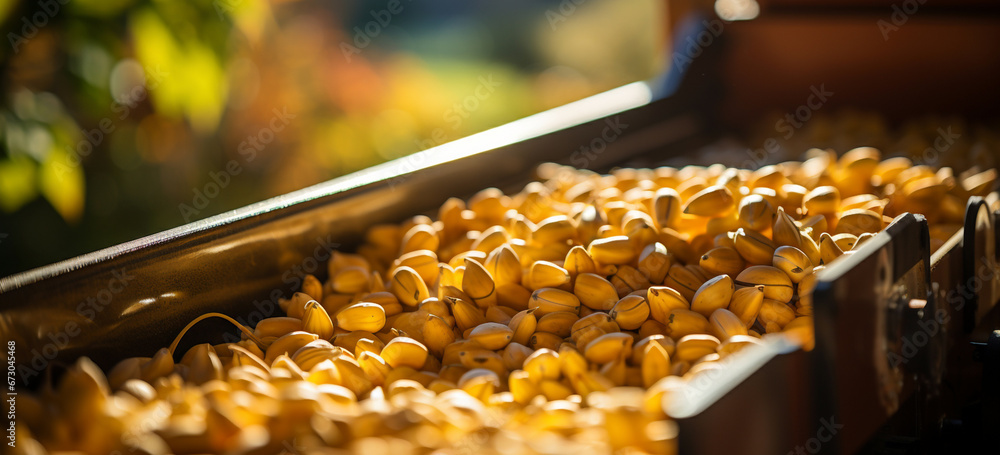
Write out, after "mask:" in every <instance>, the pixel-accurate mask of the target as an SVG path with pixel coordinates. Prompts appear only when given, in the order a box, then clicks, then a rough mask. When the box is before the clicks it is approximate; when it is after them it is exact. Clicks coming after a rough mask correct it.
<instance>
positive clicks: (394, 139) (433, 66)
mask: <svg viewBox="0 0 1000 455" xmlns="http://www.w3.org/2000/svg"><path fill="white" fill-rule="evenodd" d="M62 1H63V2H65V4H63V3H60V0H41V1H39V0H26V1H23V2H20V3H18V2H10V1H7V2H2V1H0V32H2V33H3V35H4V37H5V38H6V43H5V45H2V46H0V233H4V234H8V237H6V238H5V239H3V240H0V276H3V275H7V274H10V273H14V272H17V271H20V270H25V269H27V268H30V267H35V266H39V265H44V264H46V263H49V262H53V261H55V260H59V259H64V258H68V257H71V256H74V255H77V254H81V253H85V252H87V251H92V250H95V249H98V248H102V247H106V246H109V245H113V244H115V243H120V242H123V241H126V240H130V239H133V238H137V237H140V236H142V235H147V234H151V233H154V232H156V231H160V230H163V229H168V228H171V227H175V226H178V225H181V224H184V223H185V222H187V221H192V220H194V219H200V218H205V217H208V216H211V215H214V214H217V213H220V212H222V211H225V210H231V209H234V208H237V207H239V206H242V205H245V204H248V203H252V202H255V201H259V200H262V199H264V198H267V197H271V196H275V195H278V194H283V193H286V192H288V191H292V190H296V189H300V188H303V187H305V186H308V185H312V184H315V183H319V182H322V181H324V180H328V179H330V178H333V177H336V176H339V175H342V174H345V173H349V172H353V171H356V170H359V169H363V168H365V167H368V166H371V165H373V164H377V163H379V162H382V161H385V160H389V159H394V158H399V157H401V156H404V155H406V154H409V153H413V152H416V151H418V150H421V149H425V148H429V147H432V146H435V145H439V144H440V143H443V142H447V141H451V140H454V139H458V138H460V137H463V136H466V135H468V134H471V133H474V132H477V131H482V130H484V129H487V128H490V127H493V126H496V125H499V124H502V123H505V122H508V121H510V120H513V119H516V118H519V117H522V116H525V115H528V114H532V113H535V112H538V111H541V110H544V109H548V108H551V107H555V106H558V105H561V104H565V103H566V102H569V101H573V100H576V99H579V98H582V97H584V96H588V95H591V94H594V93H597V92H599V91H602V90H606V89H610V88H613V87H615V86H619V85H622V84H625V83H628V82H632V81H635V80H639V79H644V78H648V77H650V76H651V75H653V74H654V72H655V71H656V70H657V68H658V65H659V59H658V58H657V49H658V46H659V44H660V43H659V37H660V36H661V34H660V30H659V29H658V27H659V20H660V18H662V16H663V14H662V13H661V12H660V8H661V7H662V5H661V4H660V2H658V1H655V0H642V1H635V2H625V3H624V4H623V3H621V2H613V1H611V0H592V1H590V2H586V3H584V4H582V5H581V6H580V7H578V8H576V10H574V11H573V12H572V14H570V15H566V16H565V19H566V20H564V21H561V22H559V23H558V24H554V23H551V22H550V21H549V20H547V16H546V11H549V10H555V9H557V8H559V5H560V2H556V1H544V2H530V1H526V0H518V1H514V2H512V3H510V4H504V5H500V4H496V3H494V2H488V1H484V0H483V1H480V0H476V1H471V2H461V1H455V0H447V1H440V2H410V3H407V2H404V3H403V5H404V8H403V9H402V10H401V11H399V12H398V13H392V14H391V15H389V16H382V17H383V19H382V20H387V21H388V22H386V23H385V24H380V23H378V21H377V20H376V19H377V18H376V15H377V14H381V12H383V11H385V8H386V5H387V3H386V2H384V1H379V2H343V1H338V2H327V1H320V0H273V1H268V0H183V1H182V0H70V1H66V0H62ZM53 9H55V10H53ZM385 18H388V19H385ZM373 21H374V22H373ZM372 31H375V32H376V33H370V32H372ZM359 42H368V43H370V44H366V45H364V46H358V43H359ZM345 45H350V46H355V47H356V50H357V51H358V52H357V53H355V54H350V55H346V54H345V53H344V51H343V48H344V46H345ZM484 81H489V82H487V84H488V85H490V87H489V90H488V91H484V89H482V88H480V86H481V85H483V84H484ZM477 89H479V92H478V94H480V95H481V94H483V93H487V96H485V97H476V95H477ZM470 97H475V98H476V99H475V100H472V99H470ZM473 101H474V102H473ZM473 106H474V107H473ZM470 107H473V108H471V109H470ZM275 112H286V113H288V114H289V115H288V117H289V118H291V120H290V121H289V123H288V125H287V127H284V128H281V130H280V131H278V130H277V129H275V130H273V131H265V130H269V128H270V126H269V125H270V122H271V121H272V118H274V117H275V115H276V114H275ZM253 138H271V139H270V140H268V141H267V143H266V144H258V145H259V147H256V146H255V147H254V150H253V153H252V154H250V153H245V152H248V151H249V150H248V149H247V148H246V147H248V145H247V144H248V140H251V139H253ZM233 160H235V161H236V162H237V163H238V164H239V167H240V172H239V175H230V176H229V177H230V178H229V179H228V180H227V184H226V185H223V186H224V188H221V190H220V191H219V192H218V194H216V195H213V196H211V197H208V198H206V201H207V202H206V203H205V204H200V205H201V206H196V204H194V202H196V200H197V199H198V197H199V196H198V195H199V193H201V194H204V190H205V189H206V185H207V184H210V183H211V182H213V175H214V176H216V178H217V177H218V175H219V173H220V172H226V169H227V164H228V163H229V162H230V161H233ZM185 205H186V206H192V207H195V210H194V213H191V212H185V211H184V210H183V209H182V208H181V207H183V206H185Z"/></svg>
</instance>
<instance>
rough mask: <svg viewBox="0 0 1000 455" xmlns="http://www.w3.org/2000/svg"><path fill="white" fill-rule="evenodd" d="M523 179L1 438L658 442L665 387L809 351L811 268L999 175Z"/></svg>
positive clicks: (863, 152)
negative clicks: (786, 346) (254, 317)
mask: <svg viewBox="0 0 1000 455" xmlns="http://www.w3.org/2000/svg"><path fill="white" fill-rule="evenodd" d="M537 175H538V177H539V181H536V182H532V183H529V184H528V185H527V186H525V187H524V189H523V190H522V191H520V192H519V193H517V194H514V195H510V196H508V195H505V194H503V193H502V192H501V191H499V190H497V189H487V190H483V191H481V192H479V193H477V194H476V195H475V196H473V197H472V198H471V199H470V200H468V201H463V200H461V199H457V198H452V199H449V200H448V201H447V202H445V203H444V204H443V205H442V206H441V207H440V210H439V211H438V213H437V219H436V220H435V219H432V218H430V217H427V216H416V217H413V218H411V219H409V220H407V221H405V222H403V223H402V224H400V225H379V226H375V227H373V228H371V229H370V230H369V231H368V233H367V237H366V241H365V243H364V244H363V245H362V246H361V247H359V248H358V250H357V253H354V254H347V253H336V254H334V255H333V258H332V259H331V261H330V262H329V279H328V280H327V281H326V282H321V281H320V280H318V279H316V278H315V277H313V276H309V277H307V279H306V280H305V282H304V285H303V287H302V290H301V292H298V293H296V294H295V295H294V296H292V297H291V298H290V299H287V300H283V301H281V302H280V303H281V307H282V309H283V310H284V311H285V313H286V314H287V316H282V317H272V318H269V319H265V320H263V321H261V322H260V323H259V324H257V326H256V327H254V328H249V327H239V328H240V329H241V330H242V331H243V334H244V336H243V340H242V341H240V342H238V343H229V344H222V345H216V346H213V345H210V344H200V345H196V346H194V347H193V348H191V349H190V350H188V351H187V352H186V353H183V355H182V356H180V357H179V361H175V359H177V358H178V357H177V355H176V354H178V353H175V352H174V350H175V349H176V346H177V342H178V341H179V340H180V337H181V336H183V335H184V333H181V334H180V335H179V336H178V340H175V342H174V343H173V345H171V346H170V347H169V348H164V349H161V350H160V351H159V352H157V353H155V354H154V355H153V356H152V357H150V358H131V359H126V360H124V361H122V362H121V363H120V364H118V365H117V366H116V367H115V368H113V369H112V370H111V371H109V372H108V373H107V376H105V373H103V372H102V371H100V369H99V368H97V367H96V366H95V365H94V364H93V363H91V362H90V361H89V360H87V359H81V360H80V361H79V362H77V363H76V364H75V365H74V366H73V367H71V368H69V369H68V371H67V372H66V373H65V374H64V376H63V377H62V378H61V380H60V381H59V382H58V384H56V385H49V386H46V387H45V388H44V389H43V390H42V391H41V392H40V394H39V395H36V396H33V395H22V396H21V397H20V399H19V402H18V403H19V420H18V421H17V431H18V435H19V436H18V437H19V441H20V443H19V446H18V448H17V449H15V452H20V453H46V452H63V451H82V452H85V453H102V454H104V453H115V451H117V453H147V454H162V453H178V454H181V453H223V452H226V453H261V454H263V453H279V452H284V453H346V452H348V451H350V452H355V453H366V454H367V453H387V454H388V453H392V454H394V455H403V454H408V453H431V452H434V453H456V454H457V453H476V454H479V453H497V454H508V453H511V454H513V453H535V452H538V453H568V452H575V451H581V452H580V453H606V452H617V451H623V452H622V453H625V452H628V453H673V452H675V451H676V445H675V442H676V438H677V437H678V435H677V428H676V425H675V424H674V422H672V421H671V420H670V419H669V418H668V417H667V416H666V414H665V413H664V411H663V409H664V407H663V404H664V402H665V401H669V400H670V399H671V393H674V392H675V391H677V390H678V387H679V386H680V385H682V384H684V383H686V382H688V381H693V380H696V379H697V378H698V377H699V375H702V374H705V373H706V372H709V371H712V370H719V369H721V368H724V367H725V366H724V365H725V362H720V360H722V359H724V358H726V357H727V356H736V355H740V350H741V349H744V348H747V347H750V346H752V345H756V344H760V343H761V342H762V341H761V340H762V339H766V338H767V337H774V336H779V337H787V338H788V339H789V340H792V341H793V342H795V343H798V344H800V345H801V346H802V347H803V348H805V349H811V348H812V344H813V336H812V330H813V329H812V327H813V323H812V316H811V315H812V306H811V303H812V302H811V299H810V294H811V291H812V289H813V287H814V285H815V283H816V273H817V271H819V270H821V269H822V268H823V267H824V265H825V264H828V263H829V262H830V261H833V260H835V259H836V258H838V257H839V256H842V255H850V254H853V253H854V252H856V251H857V250H858V248H859V247H862V246H863V244H864V243H865V242H866V241H867V240H868V239H871V238H872V237H873V235H874V234H875V233H877V232H879V231H880V230H882V229H883V228H884V227H885V226H886V225H887V224H888V223H890V222H891V221H892V219H893V217H894V216H895V215H898V214H901V213H903V212H907V211H910V212H917V213H923V214H926V215H927V217H928V218H929V220H930V221H931V222H932V223H933V226H932V229H931V230H932V236H933V239H934V240H933V241H934V242H935V245H940V244H941V243H942V242H944V240H946V239H947V238H948V237H949V236H950V235H951V234H952V233H954V232H956V231H957V230H958V229H959V228H960V223H961V221H962V216H963V210H964V202H965V200H966V199H967V198H968V197H969V196H971V195H979V196H985V195H987V194H989V193H990V192H991V191H992V190H993V189H994V187H995V186H996V178H997V175H996V171H995V170H988V171H983V172H978V171H973V172H967V173H965V174H962V175H955V174H954V173H953V172H952V170H951V169H949V168H943V169H932V168H929V167H927V166H919V165H914V164H913V163H912V162H910V161H909V160H908V159H905V158H890V159H884V160H883V159H882V157H881V156H880V153H879V151H878V150H875V149H872V148H859V149H854V150H852V151H850V152H848V153H846V154H844V155H843V156H841V157H839V158H838V157H837V156H836V154H834V153H832V152H820V151H816V150H814V151H811V152H810V155H808V156H807V159H806V160H805V161H803V162H787V163H782V164H779V165H774V166H767V167H763V168H761V169H758V170H755V171H748V170H738V169H733V168H726V167H725V166H722V165H713V166H708V167H694V166H689V167H684V168H681V169H675V168H667V167H661V168H657V169H617V170H614V171H612V172H611V173H610V174H608V175H601V174H597V173H593V172H590V171H585V170H576V169H572V168H569V167H565V166H559V165H555V164H545V165H542V166H540V167H539V168H538V170H537ZM991 197H992V198H993V200H994V202H995V199H996V194H995V193H993V195H992V196H991ZM213 316H218V317H224V316H222V315H215V314H210V315H206V316H205V317H213ZM200 319H201V318H199V320H200ZM194 322H196V321H192V323H194ZM232 322H233V323H236V322H235V321H232ZM192 325H193V324H192ZM237 325H238V324H237ZM188 327H189V328H190V327H191V326H190V325H189V326H188ZM186 330H187V329H185V331H186ZM750 349H752V347H751V348H750ZM717 372H718V371H716V373H717ZM681 437H683V435H681Z"/></svg>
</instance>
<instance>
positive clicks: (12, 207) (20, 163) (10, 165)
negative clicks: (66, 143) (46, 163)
mask: <svg viewBox="0 0 1000 455" xmlns="http://www.w3.org/2000/svg"><path fill="white" fill-rule="evenodd" d="M36 173H37V166H36V165H35V162H34V161H32V160H31V158H28V157H27V156H24V155H17V156H14V157H13V158H10V159H7V160H2V161H0V208H2V209H3V211H4V212H7V213H11V212H14V211H16V210H17V209H19V208H21V206H22V205H24V204H27V203H28V202H29V201H31V200H32V199H34V198H35V196H36V195H37V194H38V189H37V188H35V175H36Z"/></svg>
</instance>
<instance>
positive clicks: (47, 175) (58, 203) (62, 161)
mask: <svg viewBox="0 0 1000 455" xmlns="http://www.w3.org/2000/svg"><path fill="white" fill-rule="evenodd" d="M39 178H40V181H39V184H40V186H41V189H42V195H43V196H45V199H47V200H48V201H49V203H50V204H52V207H54V208H55V209H56V211H57V212H59V215H60V216H62V217H63V219H64V220H66V222H67V223H75V222H77V221H79V220H80V216H81V215H83V201H84V179H83V168H82V167H81V166H80V165H79V164H74V163H73V162H72V161H70V159H69V154H68V153H67V152H65V151H63V150H59V149H57V148H53V149H52V151H51V152H49V154H48V156H47V157H46V159H45V162H43V163H42V168H41V171H40V175H39Z"/></svg>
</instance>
